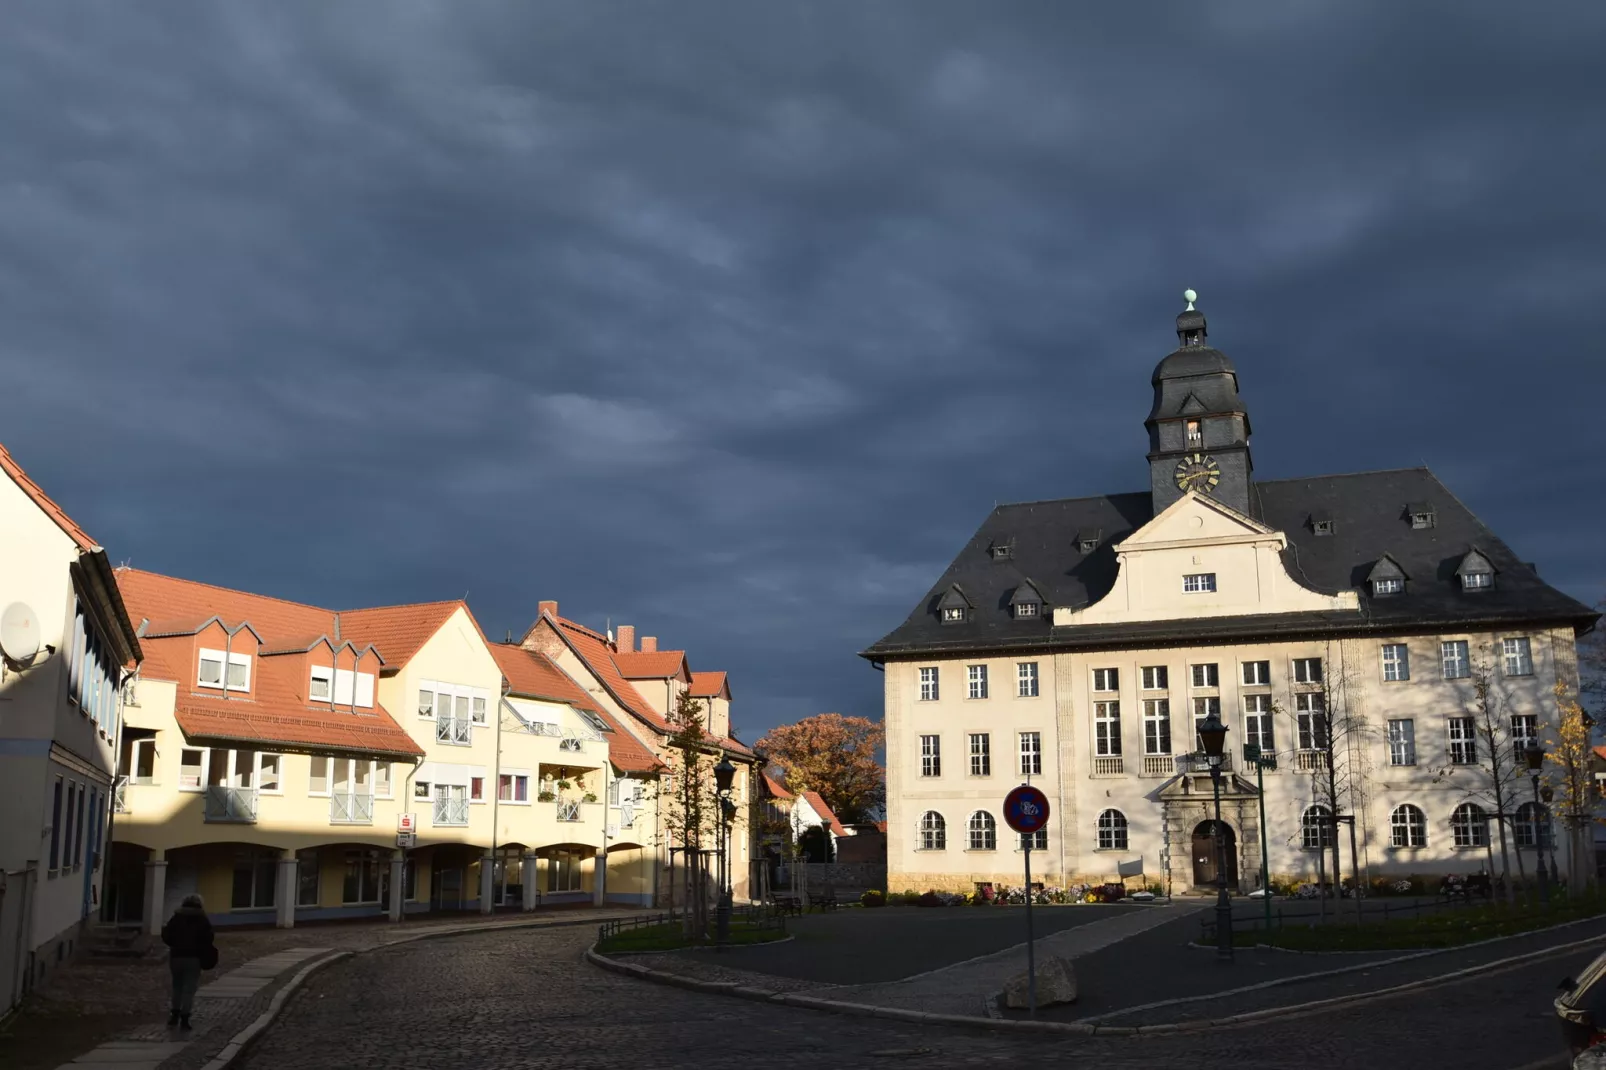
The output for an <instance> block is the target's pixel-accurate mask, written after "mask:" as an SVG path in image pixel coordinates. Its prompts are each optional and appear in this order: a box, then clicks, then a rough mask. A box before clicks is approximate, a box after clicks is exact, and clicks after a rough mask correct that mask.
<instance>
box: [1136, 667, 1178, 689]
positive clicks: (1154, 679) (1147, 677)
mask: <svg viewBox="0 0 1606 1070" xmlns="http://www.w3.org/2000/svg"><path fill="white" fill-rule="evenodd" d="M1138 676H1139V677H1140V678H1141V679H1142V686H1143V690H1145V691H1164V690H1166V689H1167V688H1169V687H1170V686H1171V675H1170V673H1169V671H1168V670H1167V669H1166V667H1165V666H1164V665H1145V666H1144V667H1143V668H1141V669H1139V670H1138Z"/></svg>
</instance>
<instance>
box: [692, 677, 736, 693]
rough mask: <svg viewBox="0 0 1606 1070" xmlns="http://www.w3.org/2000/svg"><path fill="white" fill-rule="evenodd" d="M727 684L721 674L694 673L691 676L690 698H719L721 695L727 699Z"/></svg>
mask: <svg viewBox="0 0 1606 1070" xmlns="http://www.w3.org/2000/svg"><path fill="white" fill-rule="evenodd" d="M728 687H729V684H728V683H727V682H726V679H725V674H724V673H722V672H694V673H692V674H691V697H692V698H719V697H720V696H721V695H725V697H727V698H728V697H729V695H728V694H727V693H726V690H727V688H728Z"/></svg>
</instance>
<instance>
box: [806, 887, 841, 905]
mask: <svg viewBox="0 0 1606 1070" xmlns="http://www.w3.org/2000/svg"><path fill="white" fill-rule="evenodd" d="M809 906H810V908H814V907H818V908H819V909H820V910H835V909H836V889H835V888H827V889H826V890H825V891H823V892H810V893H809Z"/></svg>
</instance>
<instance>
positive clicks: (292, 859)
mask: <svg viewBox="0 0 1606 1070" xmlns="http://www.w3.org/2000/svg"><path fill="white" fill-rule="evenodd" d="M299 878H300V871H299V870H298V869H297V868H296V853H295V852H294V851H286V852H284V854H283V855H281V856H280V857H279V882H278V887H276V888H275V889H274V890H273V895H274V899H273V902H274V907H275V914H276V915H277V916H276V917H275V919H274V923H275V924H276V925H277V926H278V927H279V928H281V929H293V928H295V927H296V894H297V893H298V892H299V891H300V890H301V881H300V879H299Z"/></svg>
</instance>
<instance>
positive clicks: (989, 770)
mask: <svg viewBox="0 0 1606 1070" xmlns="http://www.w3.org/2000/svg"><path fill="white" fill-rule="evenodd" d="M970 775H971V776H992V775H993V754H992V739H991V737H989V736H988V734H987V733H986V732H972V733H971V734H970Z"/></svg>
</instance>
